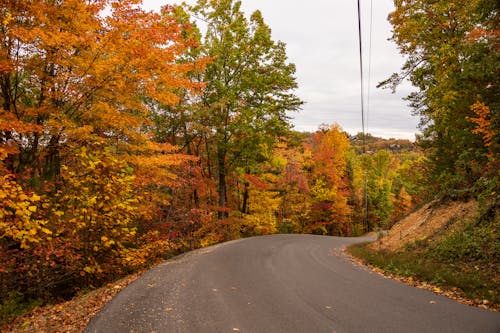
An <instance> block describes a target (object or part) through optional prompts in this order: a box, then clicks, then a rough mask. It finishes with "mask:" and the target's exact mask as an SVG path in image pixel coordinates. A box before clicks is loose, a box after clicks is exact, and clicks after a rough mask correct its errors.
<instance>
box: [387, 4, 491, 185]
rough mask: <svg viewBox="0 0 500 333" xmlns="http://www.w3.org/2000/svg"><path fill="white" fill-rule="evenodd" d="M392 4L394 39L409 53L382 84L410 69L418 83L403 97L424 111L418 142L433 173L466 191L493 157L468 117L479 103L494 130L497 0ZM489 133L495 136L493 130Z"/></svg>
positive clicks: (440, 180) (444, 182)
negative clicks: (489, 111) (487, 115)
mask: <svg viewBox="0 0 500 333" xmlns="http://www.w3.org/2000/svg"><path fill="white" fill-rule="evenodd" d="M394 4H395V10H394V12H392V13H391V14H390V15H389V21H390V23H391V24H392V25H393V27H394V33H393V37H392V39H393V40H394V41H395V42H396V43H397V45H398V46H399V48H400V51H401V53H402V54H403V55H405V56H406V57H407V60H406V62H405V64H404V65H403V67H402V71H401V72H400V73H397V74H394V75H393V76H392V77H391V78H390V79H388V80H387V81H385V82H383V83H382V85H385V86H392V87H393V88H395V87H396V86H397V85H398V84H399V83H400V82H401V81H402V80H404V79H405V78H407V77H408V78H409V79H410V81H411V82H412V84H413V85H414V86H415V87H417V88H418V91H416V92H414V93H412V94H411V95H410V96H409V97H408V99H409V100H410V102H411V106H412V107H413V109H414V111H415V113H416V114H418V115H420V117H421V124H422V131H423V135H422V137H421V138H420V143H421V145H422V146H423V147H424V148H425V149H426V151H427V153H428V154H429V159H430V162H431V163H432V164H433V169H434V170H433V171H434V172H433V173H432V174H433V175H434V176H435V177H434V181H435V183H438V184H441V185H443V186H442V187H443V188H446V187H448V188H449V193H452V192H453V191H455V192H454V193H459V192H458V191H456V190H462V191H461V192H462V193H464V190H467V189H468V188H470V187H471V186H472V185H474V184H479V183H478V180H479V179H480V178H481V177H482V176H484V175H485V171H486V172H488V171H487V170H491V165H490V166H489V167H487V168H485V166H487V165H489V164H488V163H489V159H490V157H489V156H488V155H489V152H488V148H487V147H486V146H485V145H483V142H482V139H484V132H482V130H478V129H477V128H476V125H477V122H474V121H470V120H471V119H474V118H475V119H478V117H476V114H475V111H477V110H478V108H477V106H478V105H481V104H480V103H483V104H484V106H485V107H487V108H489V109H490V110H491V113H490V116H491V119H490V121H491V124H492V127H491V128H490V131H493V132H496V133H498V123H499V119H498V115H499V114H500V112H499V109H498V108H499V100H498V90H499V77H500V76H499V75H498V74H499V64H500V54H499V48H498V15H499V6H498V1H491V0H474V1H466V2H464V1H423V0H411V1H403V0H395V1H394ZM483 109H484V108H483ZM480 132H481V133H483V137H481V135H479V134H480ZM488 140H489V139H488ZM492 140H493V141H494V142H497V143H498V140H499V139H498V136H494V138H493V139H492ZM495 153H496V154H498V150H497V151H496V152H495ZM493 178H494V177H493ZM489 179H492V177H489ZM486 183H489V182H486Z"/></svg>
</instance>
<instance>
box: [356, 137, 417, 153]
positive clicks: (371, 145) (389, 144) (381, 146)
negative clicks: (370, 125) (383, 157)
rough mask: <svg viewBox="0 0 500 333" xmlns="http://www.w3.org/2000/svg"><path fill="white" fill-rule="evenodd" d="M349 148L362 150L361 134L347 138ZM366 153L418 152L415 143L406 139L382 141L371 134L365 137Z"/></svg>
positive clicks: (382, 139)
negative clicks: (349, 144)
mask: <svg viewBox="0 0 500 333" xmlns="http://www.w3.org/2000/svg"><path fill="white" fill-rule="evenodd" d="M349 141H350V143H351V146H352V147H353V148H354V149H355V150H356V151H357V152H361V151H362V150H363V133H358V134H356V135H352V136H349ZM365 142H366V151H367V152H373V153H375V152H377V151H380V150H390V151H393V152H409V151H416V150H418V148H417V146H416V145H415V143H413V142H411V141H410V140H406V139H394V138H391V139H384V138H379V137H375V136H372V135H371V134H366V135H365Z"/></svg>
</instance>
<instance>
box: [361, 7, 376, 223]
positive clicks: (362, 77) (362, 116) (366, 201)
mask: <svg viewBox="0 0 500 333" xmlns="http://www.w3.org/2000/svg"><path fill="white" fill-rule="evenodd" d="M372 22H373V0H371V4H370V41H369V66H368V71H369V73H368V89H367V94H368V103H369V99H370V84H371V58H372V55H371V53H372ZM358 37H359V69H360V88H361V89H360V92H361V124H362V132H363V154H365V153H366V129H367V125H368V110H369V107H367V112H366V115H365V97H364V95H365V89H364V87H365V85H364V81H365V80H364V69H363V40H362V29H361V1H360V0H358ZM365 119H366V121H365ZM363 183H364V191H363V192H364V202H365V205H364V206H365V207H364V208H365V209H364V210H365V212H364V213H365V214H364V221H363V222H364V223H363V224H364V228H365V231H368V228H369V224H368V176H367V170H365V174H364V182H363Z"/></svg>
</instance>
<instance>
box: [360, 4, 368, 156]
mask: <svg viewBox="0 0 500 333" xmlns="http://www.w3.org/2000/svg"><path fill="white" fill-rule="evenodd" d="M358 38H359V69H360V72H359V73H360V85H361V128H362V132H363V153H365V152H366V139H365V136H366V135H365V87H364V86H365V85H364V70H363V41H362V38H361V1H360V0H358Z"/></svg>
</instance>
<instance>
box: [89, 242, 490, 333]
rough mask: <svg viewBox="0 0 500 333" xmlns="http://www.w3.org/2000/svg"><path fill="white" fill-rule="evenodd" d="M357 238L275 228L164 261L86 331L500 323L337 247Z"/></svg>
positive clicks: (452, 328)
mask: <svg viewBox="0 0 500 333" xmlns="http://www.w3.org/2000/svg"><path fill="white" fill-rule="evenodd" d="M361 240H363V239H360V238H358V239H348V238H336V237H323V236H311V235H273V236H265V237H256V238H249V239H243V240H238V241H233V242H229V243H224V244H221V245H217V246H214V247H209V248H205V249H201V250H198V251H193V252H190V253H188V254H185V255H182V256H179V257H176V258H174V259H172V260H169V261H167V262H165V263H163V264H161V265H159V266H157V267H156V268H154V269H152V270H151V271H149V272H147V273H146V274H145V275H144V276H143V277H142V278H141V279H139V280H137V281H136V282H134V283H133V284H131V285H130V286H128V287H127V288H125V289H124V290H123V291H122V292H120V293H119V294H118V295H117V296H116V297H115V298H114V299H113V300H112V301H111V302H110V303H109V304H108V305H107V306H106V307H105V308H104V309H103V310H102V311H101V312H100V313H99V314H98V315H97V316H96V317H95V318H94V319H93V320H92V321H91V322H90V323H89V325H88V326H87V328H86V329H85V332H103V333H104V332H106V333H112V332H120V333H122V332H148V333H150V332H158V333H160V332H233V333H234V332H286V333H293V332H304V333H312V332H325V333H332V332H338V333H340V332H356V333H358V332H359V333H361V332H384V333H386V332H440V333H442V332H468V333H472V332H478V333H483V332H496V333H499V332H500V314H499V313H495V312H490V311H486V310H482V309H477V308H473V307H468V306H465V305H461V304H459V303H457V302H455V301H452V300H449V299H447V298H445V297H442V296H439V295H436V294H433V293H432V292H429V291H426V290H421V289H417V288H413V287H409V286H407V285H405V284H403V283H400V282H397V281H393V280H390V279H386V278H384V277H381V276H379V275H378V274H375V273H372V272H370V271H369V270H367V269H365V268H363V267H360V266H358V265H356V264H353V263H351V262H349V261H348V260H347V258H346V257H345V256H344V255H342V252H341V249H342V247H344V246H345V245H347V244H351V243H354V242H359V241H361Z"/></svg>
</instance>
